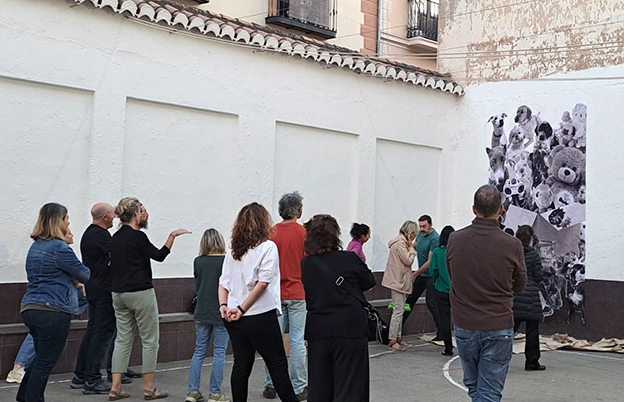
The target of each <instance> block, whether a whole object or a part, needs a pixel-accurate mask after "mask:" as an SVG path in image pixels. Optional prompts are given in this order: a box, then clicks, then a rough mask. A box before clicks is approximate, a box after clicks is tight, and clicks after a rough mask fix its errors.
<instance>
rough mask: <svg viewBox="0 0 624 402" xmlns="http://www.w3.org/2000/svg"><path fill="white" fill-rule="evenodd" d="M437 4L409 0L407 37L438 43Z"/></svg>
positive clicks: (429, 1) (427, 1)
mask: <svg viewBox="0 0 624 402" xmlns="http://www.w3.org/2000/svg"><path fill="white" fill-rule="evenodd" d="M438 12H439V3H437V2H435V1H431V0H409V21H408V24H407V37H408V38H416V37H422V38H426V39H430V40H433V41H436V42H437V41H438Z"/></svg>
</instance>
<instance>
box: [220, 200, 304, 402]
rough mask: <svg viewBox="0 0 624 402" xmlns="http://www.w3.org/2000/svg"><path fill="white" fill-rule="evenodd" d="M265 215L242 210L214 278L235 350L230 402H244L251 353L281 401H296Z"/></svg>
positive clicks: (252, 208) (253, 207)
mask: <svg viewBox="0 0 624 402" xmlns="http://www.w3.org/2000/svg"><path fill="white" fill-rule="evenodd" d="M272 226H273V224H272V222H271V216H270V215H269V212H268V211H267V210H266V209H265V208H264V207H263V206H262V205H260V204H258V203H256V202H253V203H251V204H249V205H246V206H244V207H243V209H241V211H240V212H239V213H238V216H237V217H236V221H235V222H234V228H233V229H232V249H231V250H230V251H229V252H228V253H227V255H226V256H225V260H224V261H223V270H222V274H221V278H219V303H220V306H219V311H220V313H221V317H223V319H224V320H225V327H226V328H227V331H228V333H229V334H230V340H231V341H232V349H233V350H234V367H233V368H232V377H231V379H230V384H231V389H232V398H233V401H234V402H244V401H247V390H248V387H249V376H250V374H251V369H252V368H253V364H254V360H255V355H256V351H257V352H258V353H259V354H260V356H262V359H263V360H264V363H265V364H266V366H267V368H268V370H269V373H270V375H271V378H272V379H273V384H274V385H275V390H276V391H277V394H278V395H279V397H280V399H281V400H282V401H284V402H297V401H298V400H299V399H298V398H297V396H296V395H295V391H294V390H293V387H292V383H291V382H290V377H289V375H288V360H287V359H286V352H285V351H284V343H283V342H282V333H281V330H280V326H279V322H278V320H277V316H278V314H281V301H280V272H279V255H278V252H277V246H276V245H275V243H273V242H272V241H271V240H269V239H270V238H271V233H272Z"/></svg>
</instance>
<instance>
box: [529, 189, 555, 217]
mask: <svg viewBox="0 0 624 402" xmlns="http://www.w3.org/2000/svg"><path fill="white" fill-rule="evenodd" d="M533 202H534V203H535V207H536V211H537V212H538V213H540V214H541V213H544V212H546V211H548V210H550V209H553V206H554V204H553V193H552V190H551V189H550V187H548V186H547V185H546V184H544V183H541V184H539V185H538V186H537V187H535V188H534V189H533Z"/></svg>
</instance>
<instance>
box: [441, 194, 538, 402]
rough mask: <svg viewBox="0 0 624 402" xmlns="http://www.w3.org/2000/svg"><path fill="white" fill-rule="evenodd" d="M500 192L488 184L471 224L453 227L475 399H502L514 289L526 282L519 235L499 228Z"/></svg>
mask: <svg viewBox="0 0 624 402" xmlns="http://www.w3.org/2000/svg"><path fill="white" fill-rule="evenodd" d="M501 201H502V199H501V193H500V191H498V190H497V189H496V187H493V186H490V185H485V186H482V187H480V188H479V189H478V190H477V192H476V193H475V195H474V205H473V206H472V211H473V212H474V214H475V215H476V218H475V219H474V220H473V221H472V225H470V226H467V227H465V228H463V229H461V230H458V231H456V232H454V233H451V235H450V236H449V239H448V244H447V247H446V250H447V251H446V266H447V268H448V273H449V276H450V278H451V296H450V298H451V314H452V317H453V322H454V323H455V340H456V341H457V351H458V352H459V357H460V358H461V363H462V369H463V371H464V384H465V385H466V387H468V396H470V397H471V398H472V400H473V401H479V402H481V401H488V402H494V401H500V400H501V398H502V392H503V387H504V385H505V379H506V377H507V370H508V369H509V361H510V360H511V354H512V349H513V336H514V331H513V327H514V318H513V310H512V307H513V295H514V293H519V292H521V291H522V290H523V289H524V287H525V285H526V282H527V273H526V267H525V264H524V251H523V248H522V243H521V242H520V240H518V239H517V238H515V237H513V236H509V235H508V234H507V233H505V232H503V231H502V230H501V229H500V226H499V224H498V218H499V217H500V215H501V214H502V213H503V210H504V207H503V206H502V204H501Z"/></svg>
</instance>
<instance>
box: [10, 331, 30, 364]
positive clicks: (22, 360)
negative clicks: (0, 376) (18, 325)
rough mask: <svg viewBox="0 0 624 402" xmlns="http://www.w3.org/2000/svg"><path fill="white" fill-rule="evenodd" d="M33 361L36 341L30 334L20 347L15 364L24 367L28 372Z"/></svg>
mask: <svg viewBox="0 0 624 402" xmlns="http://www.w3.org/2000/svg"><path fill="white" fill-rule="evenodd" d="M33 360H35V341H34V340H33V337H32V335H31V334H28V335H26V338H24V342H22V346H20V348H19V352H17V356H15V361H14V362H13V363H14V364H19V365H20V366H22V367H24V370H28V367H30V365H31V363H32V362H33Z"/></svg>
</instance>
